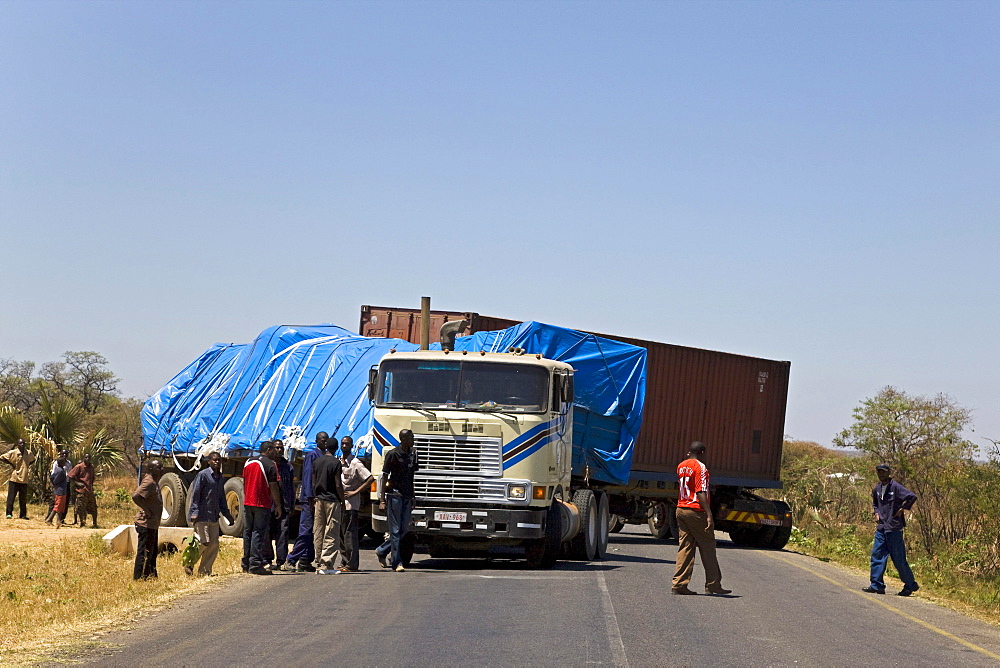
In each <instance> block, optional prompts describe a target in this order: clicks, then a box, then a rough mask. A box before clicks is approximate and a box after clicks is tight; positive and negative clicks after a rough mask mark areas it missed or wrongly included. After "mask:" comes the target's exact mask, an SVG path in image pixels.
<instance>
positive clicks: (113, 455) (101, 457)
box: [75, 427, 125, 473]
mask: <svg viewBox="0 0 1000 668" xmlns="http://www.w3.org/2000/svg"><path fill="white" fill-rule="evenodd" d="M75 454H76V455H78V456H79V458H80V459H83V456H84V455H87V454H89V455H90V463H91V464H93V465H94V468H96V469H97V470H98V471H101V472H102V473H108V472H110V471H112V470H113V469H116V468H118V467H119V466H121V464H122V462H123V461H125V455H124V453H123V452H122V450H121V448H120V447H118V444H117V441H116V440H115V439H113V438H111V436H110V435H109V434H108V432H107V431H105V429H104V428H103V427H102V428H100V429H97V430H95V431H92V432H90V433H89V434H87V435H86V436H85V437H84V438H83V439H81V440H80V443H79V445H78V446H77V448H76V451H75Z"/></svg>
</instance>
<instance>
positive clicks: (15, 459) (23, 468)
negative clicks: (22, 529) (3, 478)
mask: <svg viewBox="0 0 1000 668" xmlns="http://www.w3.org/2000/svg"><path fill="white" fill-rule="evenodd" d="M0 462H3V463H4V464H7V465H8V466H10V467H11V469H13V470H12V471H11V474H10V479H9V480H8V481H7V519H11V518H12V517H13V516H14V497H17V498H18V505H19V508H18V510H20V514H19V515H18V517H19V518H20V519H22V520H26V519H28V476H30V475H31V468H30V467H31V465H32V464H33V463H34V462H35V455H34V453H32V452H29V451H28V449H27V448H25V447H24V439H23V438H19V439H17V443H16V444H15V446H14V447H13V448H11V449H10V450H9V451H7V452H5V453H4V454H3V455H2V456H0Z"/></svg>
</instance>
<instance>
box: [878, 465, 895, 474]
mask: <svg viewBox="0 0 1000 668" xmlns="http://www.w3.org/2000/svg"><path fill="white" fill-rule="evenodd" d="M875 470H876V471H886V472H889V471H891V470H892V468H890V467H889V465H888V464H879V465H878V466H876V467H875Z"/></svg>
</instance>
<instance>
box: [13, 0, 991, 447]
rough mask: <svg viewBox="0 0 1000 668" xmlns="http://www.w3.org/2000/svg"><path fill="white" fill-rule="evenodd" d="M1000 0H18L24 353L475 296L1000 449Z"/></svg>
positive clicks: (454, 306)
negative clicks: (942, 421)
mask: <svg viewBox="0 0 1000 668" xmlns="http://www.w3.org/2000/svg"><path fill="white" fill-rule="evenodd" d="M998 34H1000V3H997V2H959V1H955V2H879V3H871V2H736V3H729V2H655V3H645V2H634V1H630V2H457V1H456V2H421V3H411V2H365V3H361V2H181V1H177V2H139V1H134V2H132V1H130V2H75V1H74V2H45V1H36V0H32V1H11V0H0V248H2V249H3V256H4V270H3V276H4V277H3V282H2V285H3V297H2V301H0V314H2V315H0V357H8V358H9V357H13V358H15V359H31V360H35V361H37V362H44V361H49V360H53V359H57V358H58V357H59V355H60V354H61V353H62V352H63V351H66V350H96V351H99V352H101V353H103V354H104V355H106V356H107V358H108V359H109V360H110V363H111V367H112V368H113V370H114V371H115V372H117V373H118V375H120V376H121V377H122V379H123V382H122V389H123V390H124V391H125V392H126V393H127V394H130V395H136V396H142V397H145V396H147V395H149V394H151V393H153V392H155V391H156V390H158V389H159V388H160V386H162V385H163V383H165V382H166V381H167V380H168V379H169V378H170V377H171V376H172V375H173V374H174V373H176V372H177V371H178V370H180V369H181V368H182V367H183V366H185V365H186V364H187V363H188V362H190V361H191V360H192V359H194V358H195V357H196V356H197V355H198V354H200V353H201V352H202V351H203V350H204V349H205V348H207V347H208V346H209V345H211V344H212V343H214V342H216V341H225V342H229V341H236V342H244V341H249V340H251V339H252V338H253V337H254V336H255V335H256V333H257V332H259V331H260V330H261V329H263V328H265V327H267V326H269V325H273V324H307V323H319V322H333V323H336V324H339V325H342V326H344V327H347V328H350V329H356V327H357V324H358V317H359V315H358V314H359V306H360V305H361V304H378V305H387V306H411V307H416V306H419V299H420V297H421V295H429V296H431V297H432V298H433V302H432V305H433V307H434V308H438V309H446V310H456V311H477V312H479V313H483V314H488V315H495V316H501V317H508V318H515V319H524V320H528V319H531V320H539V321H543V322H549V323H552V324H557V325H563V326H568V327H575V328H579V329H589V330H595V331H606V332H613V333H619V334H623V335H629V336H635V337H638V338H647V339H655V340H659V341H665V342H669V343H676V344H681V345H688V346H696V347H701V348H710V349H716V350H724V351H728V352H735V353H741V354H746V355H754V356H760V357H767V358H773V359H785V360H790V361H791V362H792V383H791V388H790V394H789V406H788V416H787V422H786V432H787V433H788V434H790V435H792V436H793V437H795V438H799V439H807V440H815V441H819V442H820V443H823V444H829V442H830V440H831V439H832V438H833V436H834V435H835V434H836V433H837V432H838V431H839V430H840V429H842V428H844V427H846V426H848V425H849V424H850V422H851V410H852V408H854V407H855V406H857V405H858V403H859V402H860V401H861V400H862V399H864V398H865V397H869V396H872V395H874V394H875V393H877V392H878V391H879V389H880V388H882V387H883V386H885V385H894V386H896V387H898V388H900V389H902V390H905V391H907V392H910V393H913V394H924V395H933V394H937V393H939V392H942V393H947V394H949V395H951V396H952V397H953V398H954V399H955V400H956V401H957V402H958V403H959V404H961V405H963V406H965V407H967V408H969V409H972V410H973V411H974V426H975V433H970V434H969V436H970V437H971V438H973V439H974V440H976V441H977V442H979V443H983V441H982V440H981V439H980V437H981V436H990V437H992V438H998V439H1000V393H998V391H997V388H998V376H1000V344H998V331H1000V299H998V292H1000V290H998V286H1000V280H998V279H1000V261H998V260H1000V183H998V175H1000V169H998V167H1000V39H998V37H997V35H998Z"/></svg>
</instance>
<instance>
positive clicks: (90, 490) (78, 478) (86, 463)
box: [69, 452, 97, 529]
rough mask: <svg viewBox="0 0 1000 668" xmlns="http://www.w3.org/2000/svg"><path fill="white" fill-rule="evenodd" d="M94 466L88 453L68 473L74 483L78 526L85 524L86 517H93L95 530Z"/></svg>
mask: <svg viewBox="0 0 1000 668" xmlns="http://www.w3.org/2000/svg"><path fill="white" fill-rule="evenodd" d="M95 476H96V474H95V472H94V465H93V464H91V463H90V453H89V452H88V453H87V454H85V455H84V456H83V461H81V462H80V463H79V464H77V465H76V466H74V467H73V470H72V471H70V472H69V479H70V480H72V481H73V482H74V483H76V485H75V486H76V515H77V517H78V518H79V520H80V526H81V527H83V525H84V524H86V523H87V515H88V514H91V515H93V516H94V528H95V529H96V528H97V497H96V496H94V478H95Z"/></svg>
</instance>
